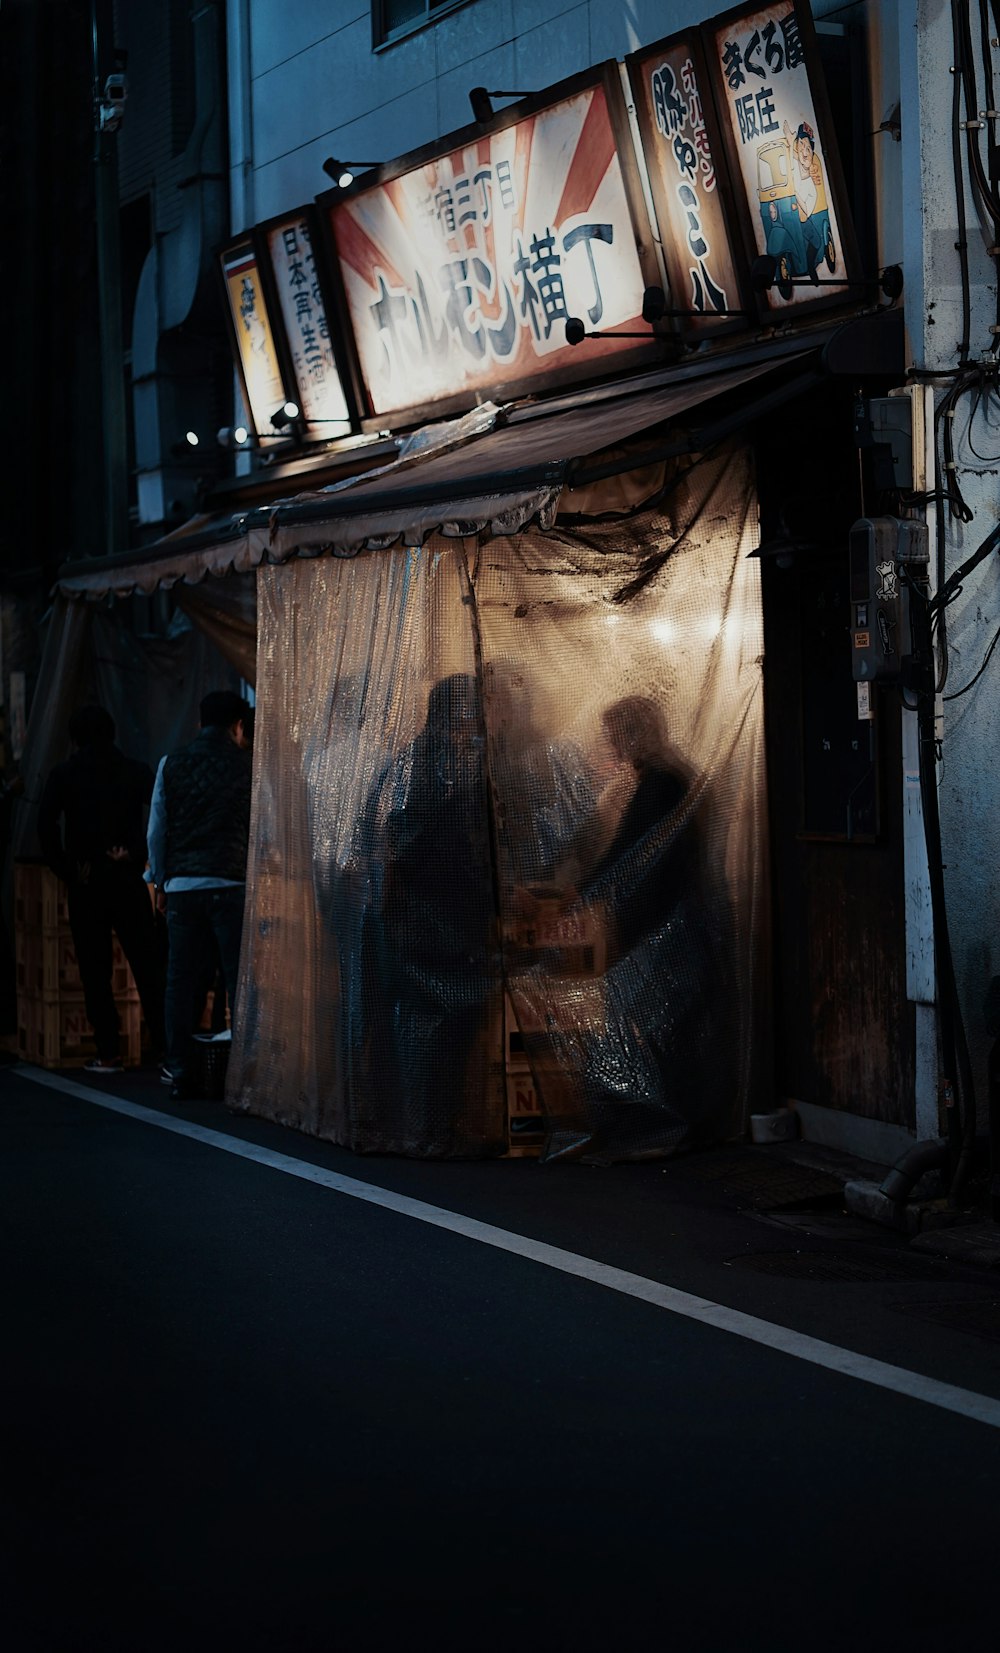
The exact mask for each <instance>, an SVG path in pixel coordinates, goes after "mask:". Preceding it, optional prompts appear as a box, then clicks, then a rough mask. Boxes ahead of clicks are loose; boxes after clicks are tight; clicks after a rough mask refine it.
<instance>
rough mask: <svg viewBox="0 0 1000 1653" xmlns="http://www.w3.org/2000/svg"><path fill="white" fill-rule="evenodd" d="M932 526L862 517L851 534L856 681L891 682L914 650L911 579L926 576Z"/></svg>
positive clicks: (884, 518) (853, 647)
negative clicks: (929, 527)
mask: <svg viewBox="0 0 1000 1653" xmlns="http://www.w3.org/2000/svg"><path fill="white" fill-rule="evenodd" d="M928 561H929V552H928V544H927V525H926V523H923V522H916V521H913V522H910V521H903V520H901V519H900V518H898V517H861V518H860V520H859V521H858V522H856V523H855V524H854V526H853V527H852V529H851V533H850V591H851V666H852V670H853V674H854V680H855V682H856V683H874V682H891V681H892V680H894V679H896V678H898V677H899V676H900V675H901V673H902V670H903V663H904V661H905V660H906V659H907V658H908V656H909V655H910V654H911V653H912V650H913V642H912V637H911V632H910V603H911V600H912V596H913V593H912V589H911V588H912V584H913V583H914V582H921V583H922V582H923V581H925V580H926V577H927V565H928Z"/></svg>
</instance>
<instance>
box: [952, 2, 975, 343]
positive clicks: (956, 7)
mask: <svg viewBox="0 0 1000 1653" xmlns="http://www.w3.org/2000/svg"><path fill="white" fill-rule="evenodd" d="M960 6H961V0H951V28H952V40H953V44H954V48H955V56H956V58H957V59H958V62H957V63H956V65H955V66H954V68H953V71H952V73H953V86H952V97H951V158H952V170H953V172H954V177H955V208H956V216H957V222H958V240H957V241H956V242H955V251H956V252H957V253H958V262H959V269H960V272H961V278H962V337H961V340H960V342H959V346H958V357H959V361H960V362H961V363H962V364H963V365H964V364H965V363H966V362H967V361H968V359H969V342H970V335H971V331H972V297H971V289H970V285H969V241H968V225H967V221H966V210H965V174H964V172H963V169H962V146H961V142H960V140H959V133H960V131H961V122H962V90H963V80H964V76H963V75H962V73H961V62H962V56H963V54H962V48H961V21H960V16H959V13H960Z"/></svg>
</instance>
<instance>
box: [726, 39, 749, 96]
mask: <svg viewBox="0 0 1000 1653" xmlns="http://www.w3.org/2000/svg"><path fill="white" fill-rule="evenodd" d="M722 67H723V69H724V70H725V72H726V83H727V85H728V86H729V89H730V91H732V92H735V91H736V89H737V87H738V86H742V85H743V83H744V81H745V80H746V78H747V77H746V75H745V74H744V73H743V53H742V52H741V51H740V48H739V45H738V44H737V42H736V41H735V40H727V41H726V44H725V45H724V46H723V48H722Z"/></svg>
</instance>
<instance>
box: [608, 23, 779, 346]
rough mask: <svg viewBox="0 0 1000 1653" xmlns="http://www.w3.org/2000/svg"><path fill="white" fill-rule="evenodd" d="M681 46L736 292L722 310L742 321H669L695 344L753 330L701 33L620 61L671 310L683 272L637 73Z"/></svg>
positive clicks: (673, 37)
mask: <svg viewBox="0 0 1000 1653" xmlns="http://www.w3.org/2000/svg"><path fill="white" fill-rule="evenodd" d="M682 47H683V48H686V50H687V51H688V53H689V55H690V57H691V61H692V63H693V64H694V71H695V78H696V80H697V83H698V91H699V94H700V98H701V106H702V113H703V116H704V121H705V128H706V131H707V133H708V144H709V149H710V151H711V154H712V158H713V160H714V161H715V165H716V174H715V189H716V195H717V199H718V201H719V204H720V207H721V211H722V218H723V222H724V226H725V231H726V238H727V243H728V249H729V252H730V254H731V256H732V266H733V277H734V280H735V283H736V291H735V292H734V294H733V297H732V301H731V303H730V305H729V306H728V308H729V309H732V310H744V311H745V312H746V314H745V315H742V316H733V315H729V316H727V315H724V314H719V313H718V312H713V311H711V310H708V311H706V312H705V314H704V315H703V316H702V315H698V314H697V313H694V312H693V313H692V314H691V316H676V317H674V319H673V324H674V327H675V328H676V331H677V332H678V333H679V334H680V335H681V336H682V337H683V338H684V339H685V340H688V341H693V340H695V339H697V340H699V341H700V340H702V339H716V338H720V337H724V336H726V335H728V334H730V333H737V332H743V331H745V330H746V329H747V328H752V327H755V326H756V323H757V309H756V302H755V295H754V294H753V292H752V291H751V289H750V283H749V279H748V271H747V266H746V259H745V249H744V240H743V229H742V226H740V225H739V220H738V214H737V203H736V200H735V192H734V190H733V180H732V174H731V169H730V157H729V151H728V150H727V149H726V147H725V143H724V135H723V131H722V127H721V124H720V122H719V118H718V113H717V110H716V104H715V87H714V84H713V81H712V77H711V75H710V72H709V65H708V55H707V51H706V47H705V41H704V38H703V30H702V28H701V26H700V25H699V24H697V23H695V24H692V26H691V27H690V28H687V29H678V30H676V31H675V33H673V34H668V35H664V37H663V39H662V40H654V41H653V42H652V44H651V45H649V46H642V47H640V48H639V50H638V51H635V52H630V53H629V54H628V56H627V57H626V58H625V68H626V71H627V73H628V81H629V89H630V92H631V96H632V100H633V103H634V106H635V116H636V127H637V129H638V133H639V142H640V144H641V146H642V153H643V157H644V160H645V163H646V176H647V178H648V180H649V191H650V195H651V196H652V199H653V210H654V212H655V214H656V223H657V228H658V230H659V234H660V247H661V251H662V253H663V262H664V265H665V266H666V271H667V281H668V283H669V297H670V306H669V307H670V308H671V309H677V310H681V309H684V308H685V307H686V305H687V303H688V294H687V292H686V290H685V285H684V275H685V271H684V270H683V268H682V260H681V258H680V256H679V255H678V252H677V248H676V245H675V242H674V238H673V236H672V235H671V233H670V213H671V203H670V201H669V197H668V195H667V188H666V184H665V182H664V178H663V174H662V168H661V165H660V158H659V155H658V154H657V146H656V141H655V138H654V137H653V134H652V133H651V132H648V130H647V129H648V125H649V121H648V115H647V109H646V99H645V93H644V91H643V89H642V86H641V77H642V75H643V73H648V71H649V69H650V68H651V66H652V64H653V62H654V60H655V59H656V58H657V57H658V56H659V55H660V54H661V53H665V52H670V51H673V50H676V49H678V48H682Z"/></svg>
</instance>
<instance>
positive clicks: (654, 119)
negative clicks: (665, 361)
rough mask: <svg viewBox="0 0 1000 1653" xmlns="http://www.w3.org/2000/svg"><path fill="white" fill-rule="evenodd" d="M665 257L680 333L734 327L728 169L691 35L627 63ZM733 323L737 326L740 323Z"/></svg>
mask: <svg viewBox="0 0 1000 1653" xmlns="http://www.w3.org/2000/svg"><path fill="white" fill-rule="evenodd" d="M628 71H629V78H630V80H631V83H632V91H633V95H634V97H635V103H636V115H637V118H638V123H639V132H640V136H641V138H642V146H643V150H644V151H645V156H646V167H647V171H648V174H649V184H650V190H651V192H652V196H653V204H654V206H655V209H656V216H657V220H658V223H659V227H660V236H661V241H662V246H663V257H664V262H665V264H666V267H667V276H668V279H669V282H670V288H671V295H672V298H673V303H674V306H675V307H676V308H677V309H687V310H690V311H691V316H690V317H685V318H684V320H683V321H682V322H681V330H682V331H684V332H689V333H694V334H703V333H708V332H712V331H715V332H717V331H719V330H720V329H721V328H722V327H726V326H728V327H732V326H733V320H732V319H731V318H730V316H729V315H728V312H730V311H733V310H737V309H738V308H739V306H740V295H739V286H738V282H737V276H736V267H735V264H734V260H733V253H732V248H731V246H730V241H729V230H728V226H727V221H726V206H725V201H724V198H723V191H724V189H725V184H726V163H725V156H724V153H722V151H721V146H720V144H719V140H718V137H717V136H715V137H714V141H713V134H714V131H715V128H714V110H713V108H712V102H711V91H710V89H709V87H708V84H707V76H706V73H705V69H704V63H703V60H702V57H701V51H700V43H699V41H698V38H697V36H696V35H694V36H691V37H680V36H675V37H674V38H673V39H670V40H664V41H661V42H660V43H659V44H658V45H656V46H652V47H650V48H649V49H648V50H647V51H644V52H642V53H637V54H636V55H635V56H634V57H631V58H629V59H628ZM737 324H738V323H737Z"/></svg>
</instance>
